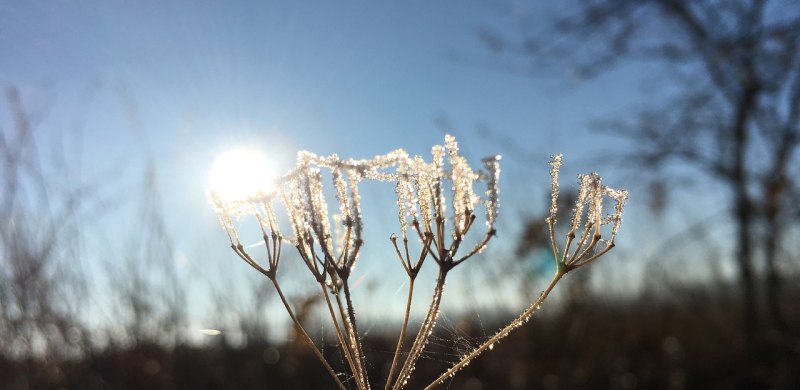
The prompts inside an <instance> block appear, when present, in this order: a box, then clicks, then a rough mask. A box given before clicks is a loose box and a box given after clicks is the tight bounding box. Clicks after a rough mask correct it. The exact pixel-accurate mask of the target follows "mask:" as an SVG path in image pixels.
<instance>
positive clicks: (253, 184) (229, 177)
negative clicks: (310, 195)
mask: <svg viewBox="0 0 800 390" xmlns="http://www.w3.org/2000/svg"><path fill="white" fill-rule="evenodd" d="M208 179H209V185H210V187H211V190H212V191H214V192H216V193H217V194H219V196H220V197H221V198H223V199H225V200H244V199H247V197H248V196H250V195H255V194H257V193H259V192H263V193H267V192H270V191H272V189H273V187H274V185H275V174H274V173H273V171H272V169H271V167H270V163H269V160H268V159H267V157H266V156H264V155H263V154H261V153H258V152H255V151H253V150H248V149H238V150H232V151H229V152H227V153H225V154H222V155H221V156H219V157H217V159H216V160H214V164H213V165H212V166H211V172H210V173H209V177H208Z"/></svg>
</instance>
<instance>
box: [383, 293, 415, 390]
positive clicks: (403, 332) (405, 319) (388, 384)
mask: <svg viewBox="0 0 800 390" xmlns="http://www.w3.org/2000/svg"><path fill="white" fill-rule="evenodd" d="M415 279H416V278H410V279H409V282H408V298H407V299H406V314H405V316H404V317H403V325H402V326H401V327H400V337H399V338H398V339H397V348H396V349H395V351H394V359H392V367H391V368H390V369H389V376H387V377H386V386H385V387H384V390H389V388H390V387H391V384H392V377H393V376H394V370H395V369H396V368H397V359H398V358H399V357H400V354H401V353H402V352H403V340H405V338H406V330H407V329H408V317H409V316H410V314H411V300H412V298H413V297H414V280H415Z"/></svg>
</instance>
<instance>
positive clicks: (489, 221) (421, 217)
mask: <svg viewBox="0 0 800 390" xmlns="http://www.w3.org/2000/svg"><path fill="white" fill-rule="evenodd" d="M431 157H432V158H431V161H430V162H426V161H425V159H424V158H423V157H420V156H413V157H411V156H409V155H408V153H407V152H406V151H404V150H402V149H397V150H394V151H392V152H390V153H387V154H384V155H379V156H375V157H373V158H371V159H341V158H339V156H337V155H335V154H333V155H330V156H327V157H323V156H318V155H316V154H314V153H310V152H306V151H301V152H299V153H297V165H296V167H295V168H294V169H292V170H291V171H289V172H288V173H287V174H285V175H284V176H282V177H281V178H280V179H279V180H277V181H276V188H277V191H275V192H273V193H270V194H267V195H265V194H263V193H258V194H252V195H251V196H249V197H247V198H246V199H245V200H226V199H223V198H221V197H220V195H219V194H217V193H216V192H210V193H209V200H210V202H211V204H212V206H213V208H214V210H215V211H216V212H217V214H218V216H219V220H220V224H221V225H222V227H223V228H224V229H225V231H226V232H227V233H228V235H229V237H230V239H231V243H232V244H235V243H238V234H237V232H236V228H235V220H236V219H237V218H238V217H239V216H242V215H252V214H255V215H256V216H257V217H258V218H259V221H261V222H262V224H263V225H264V229H265V230H270V231H269V232H266V231H265V233H267V234H275V235H276V236H278V237H280V238H281V239H282V240H284V241H287V242H290V243H292V244H293V245H295V246H296V247H297V248H298V250H300V251H301V253H302V254H303V255H304V256H306V257H307V258H309V259H313V258H314V256H315V254H314V251H315V248H316V250H317V251H322V253H323V254H327V255H330V256H331V257H332V258H334V259H341V260H339V261H338V264H337V266H338V267H347V268H352V267H353V266H354V265H355V262H356V259H357V258H358V254H359V252H360V247H361V245H362V233H363V221H362V210H361V197H360V193H359V183H360V182H361V181H362V180H365V179H367V180H376V181H386V182H391V183H393V184H394V185H395V191H396V194H397V208H398V220H399V222H400V229H401V234H402V236H403V238H404V239H406V238H407V234H408V228H409V227H410V226H412V223H417V222H421V226H420V229H421V230H422V231H423V232H431V226H433V225H434V224H436V223H444V221H446V220H447V217H446V214H445V212H446V211H447V203H450V204H451V206H452V207H453V224H452V225H451V226H452V229H453V233H454V235H455V236H457V237H462V236H463V235H464V234H466V231H467V230H468V229H469V226H471V224H472V218H474V213H475V209H476V207H477V206H478V205H479V204H480V205H483V206H484V207H486V222H485V223H486V226H487V228H488V229H489V231H492V230H493V229H494V224H495V222H496V220H497V210H498V207H499V204H500V202H499V193H500V190H499V185H498V183H499V177H500V163H499V161H500V157H499V156H495V157H491V158H487V159H484V160H483V164H484V167H485V169H486V172H480V174H479V173H478V172H477V171H475V170H473V169H472V167H471V166H470V165H469V163H468V162H467V160H466V159H465V158H464V157H463V156H461V155H460V154H459V147H458V143H457V141H456V139H455V137H453V136H450V135H447V136H445V140H444V144H443V145H435V146H433V147H432V148H431ZM326 172H327V173H329V174H330V176H331V179H332V180H331V181H332V185H333V189H334V194H335V201H336V203H337V206H338V207H337V210H336V211H338V218H336V219H335V220H334V221H333V223H335V224H337V225H341V226H342V227H343V229H342V232H341V233H340V231H339V229H337V228H336V227H331V225H330V224H331V219H332V217H331V216H329V210H328V204H327V202H328V200H326V198H325V196H324V193H323V187H324V185H323V179H324V177H325V175H324V173H326ZM476 181H483V182H486V190H485V192H483V194H484V197H483V198H481V197H479V196H478V195H477V194H476V193H475V190H474V185H475V182H476ZM446 189H450V190H451V191H446ZM447 194H450V195H452V199H450V200H449V202H448V199H447V197H448V196H447ZM276 200H277V201H279V202H280V203H282V205H283V209H284V210H285V212H286V214H287V217H288V221H289V224H290V225H291V231H292V233H293V234H294V237H288V236H287V237H284V236H283V235H281V233H280V229H279V227H278V218H277V215H276V213H275V210H274V209H273V206H272V202H274V201H276ZM332 232H335V233H336V234H335V237H334V236H333V235H332V234H331V233H332ZM317 255H319V253H317Z"/></svg>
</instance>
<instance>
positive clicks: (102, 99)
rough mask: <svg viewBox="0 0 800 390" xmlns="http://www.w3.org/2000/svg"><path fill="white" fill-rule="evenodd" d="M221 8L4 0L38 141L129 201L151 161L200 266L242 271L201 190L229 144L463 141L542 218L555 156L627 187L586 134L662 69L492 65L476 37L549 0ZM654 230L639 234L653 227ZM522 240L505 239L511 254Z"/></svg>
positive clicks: (352, 147)
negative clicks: (498, 167) (577, 73)
mask: <svg viewBox="0 0 800 390" xmlns="http://www.w3.org/2000/svg"><path fill="white" fill-rule="evenodd" d="M211 3H212V2H189V1H186V2H130V1H71V0H63V1H40V2H39V1H31V2H2V3H0V15H3V16H2V20H3V23H2V24H0V53H3V55H2V56H0V85H2V86H3V87H8V86H16V87H18V88H19V89H20V90H21V91H22V94H23V97H24V99H25V102H26V103H27V105H28V107H29V108H31V109H37V108H41V109H43V110H44V112H45V113H46V115H45V116H44V120H43V122H42V123H41V125H40V131H41V133H40V137H41V140H40V142H41V143H42V144H43V145H44V146H45V147H46V146H48V144H52V143H53V142H54V141H53V139H59V138H58V137H55V138H54V137H53V135H52V134H54V133H59V134H61V137H64V139H65V140H66V141H65V143H66V145H68V146H69V147H71V148H77V150H79V151H80V153H79V155H77V156H76V157H75V159H73V160H72V164H74V169H76V170H77V171H78V172H80V175H81V177H82V179H83V180H87V181H88V180H92V179H95V178H97V177H104V175H107V176H110V177H109V181H110V182H113V183H117V184H119V185H122V186H123V187H124V188H129V189H130V190H131V191H135V188H136V186H137V185H138V184H139V183H140V180H141V173H142V172H143V170H144V167H145V166H146V163H147V162H152V164H153V165H154V166H155V167H156V170H157V174H158V179H159V183H160V191H161V196H162V201H163V207H164V210H165V211H164V214H165V218H166V223H167V226H168V229H169V232H170V233H171V234H172V236H173V237H174V245H175V248H176V252H177V253H178V255H177V256H176V257H177V258H180V259H181V261H180V262H181V264H184V266H185V265H186V264H188V265H189V268H190V269H192V270H193V271H192V272H194V273H197V274H203V273H205V272H206V271H205V270H217V269H218V267H219V263H220V262H221V261H224V262H227V263H228V264H230V263H231V262H234V261H235V259H234V255H233V254H232V253H229V252H228V251H227V248H226V246H225V245H226V241H225V237H224V235H223V234H222V232H221V231H220V230H219V229H218V227H217V225H216V222H215V220H214V215H213V212H212V211H211V208H210V207H209V206H208V205H207V202H206V198H205V188H206V185H207V183H206V180H207V174H208V170H209V168H210V166H211V163H212V161H213V160H214V158H215V157H216V156H217V155H219V154H220V153H223V152H224V151H226V150H228V149H231V148H236V147H241V146H248V147H252V148H257V149H260V150H263V151H264V152H266V153H268V154H269V156H270V158H271V159H272V161H274V163H275V165H276V166H277V168H276V170H277V171H278V172H280V171H283V170H286V169H288V168H290V167H291V166H292V165H293V161H294V154H295V153H296V151H297V150H301V149H306V150H310V151H313V152H315V153H318V154H328V153H333V152H335V153H338V154H339V155H340V156H346V157H369V156H372V155H375V154H382V153H386V152H388V151H390V150H393V149H396V148H404V149H406V150H408V151H409V152H411V153H413V154H423V155H427V154H428V153H429V150H430V147H431V146H432V145H434V144H436V143H441V142H442V139H443V135H444V133H445V132H452V133H454V134H455V135H456V136H457V137H458V138H459V140H460V142H461V145H462V148H463V150H464V153H465V154H466V155H467V156H468V157H469V158H470V159H471V160H472V161H475V162H476V163H477V161H478V159H479V158H481V157H483V156H486V155H493V154H504V155H505V158H504V160H503V164H504V172H503V175H504V176H503V183H502V188H503V211H502V212H501V220H502V218H503V217H504V216H503V215H502V214H503V213H505V214H506V218H513V217H514V216H515V215H519V214H522V215H526V214H527V215H531V214H535V213H540V212H542V211H543V209H544V207H545V201H544V197H545V196H546V192H547V183H548V179H549V178H548V176H547V169H548V168H547V166H546V162H547V159H548V156H549V155H550V154H553V153H564V154H565V175H564V177H565V180H569V178H570V177H574V176H573V174H574V173H576V172H579V171H580V172H585V171H591V170H600V171H601V172H602V173H604V176H605V177H606V178H607V182H608V183H610V184H611V185H614V186H624V184H623V183H618V182H616V181H615V180H617V179H619V178H621V177H622V176H621V175H619V174H618V172H615V171H611V172H609V170H610V168H608V167H597V166H593V165H588V164H590V163H592V164H593V162H592V161H594V160H593V158H594V157H596V156H599V155H601V154H603V153H609V152H613V151H614V150H617V149H615V148H619V147H620V145H619V143H618V142H617V141H616V140H614V139H610V138H608V137H607V136H600V135H597V134H594V133H592V132H591V131H590V130H589V126H588V124H589V123H590V122H591V121H592V120H594V119H598V118H604V117H614V115H618V114H620V113H625V112H628V111H629V110H631V109H633V108H636V107H638V106H639V105H640V104H641V103H640V102H641V101H642V100H641V99H642V98H643V96H645V95H646V94H647V93H648V90H643V89H642V88H641V82H642V80H645V81H646V80H648V76H647V72H648V71H649V70H652V69H651V68H646V67H636V66H634V67H626V68H622V69H619V70H617V71H615V72H612V73H609V74H606V75H604V76H602V77H600V78H598V79H596V80H592V81H590V82H580V83H578V82H575V81H574V80H573V81H571V80H570V79H569V78H568V77H567V76H568V73H569V72H568V70H567V69H557V68H556V69H542V71H541V75H536V76H534V77H525V76H521V75H518V74H512V73H510V72H506V71H503V70H502V69H501V67H500V66H498V67H497V68H494V67H493V65H492V64H494V63H496V60H497V58H496V57H494V56H493V55H492V54H491V53H489V52H487V50H486V49H485V48H484V47H483V46H482V44H481V43H480V41H479V40H478V39H477V37H476V34H475V30H476V28H478V27H479V26H490V27H492V28H494V29H496V30H497V31H498V32H499V33H502V34H506V35H509V36H513V34H515V31H516V29H515V28H514V20H516V19H517V18H519V17H521V16H522V15H526V16H527V17H530V18H542V23H544V22H546V20H547V19H546V14H543V13H540V12H544V11H542V7H536V8H533V7H529V6H525V5H523V3H521V2H520V3H515V2H510V3H490V2H483V1H470V2H454V1H446V2H426V1H414V2H410V3H409V2H404V3H403V4H402V5H400V4H399V3H392V4H379V3H376V2H366V1H360V2H348V3H342V2H291V3H290V2H285V3H273V2H259V1H251V2H226V3H225V4H224V5H223V3H221V2H220V3H216V4H211ZM649 91H650V92H649V98H650V99H653V98H654V97H653V94H652V90H649ZM2 115H4V117H3V119H4V120H7V119H8V117H7V112H5V111H4V112H3V114H2ZM4 123H8V122H7V121H6V122H4ZM4 125H5V124H4ZM486 128H488V129H491V131H490V132H489V133H486V132H485V131H481V129H486ZM487 134H488V135H487ZM520 151H521V152H520ZM633 199H636V195H635V194H634V197H633ZM125 202H127V203H126V204H128V203H131V204H135V201H134V200H131V201H130V202H128V201H125ZM390 202H391V201H390V200H389V201H386V203H387V204H389V203H390ZM523 205H526V206H523ZM527 205H533V208H532V209H531V208H530V207H529V206H527ZM126 207H127V206H126ZM632 209H633V210H631V211H629V213H628V215H627V217H628V218H626V220H628V221H630V222H628V223H633V224H637V223H638V222H637V219H641V220H644V221H647V220H648V218H647V217H645V216H639V217H637V216H636V215H637V214H636V212H637V211H636V210H638V212H641V211H642V208H641V207H639V206H636V205H635V201H634V204H633V205H632ZM126 210H127V211H126ZM116 212H118V213H119V215H117V216H114V217H113V218H112V217H110V218H108V220H116V221H117V222H119V221H122V223H113V224H112V223H110V222H109V223H108V226H107V227H104V228H103V229H104V230H105V231H106V233H107V234H108V235H109V237H111V241H113V240H114V237H115V235H123V234H125V228H126V225H127V224H126V223H125V221H126V219H128V218H132V217H133V214H132V211H130V210H129V209H126V208H124V207H123V208H121V210H118V211H116ZM631 212H633V213H634V214H633V215H631ZM375 218H376V219H380V220H382V218H385V217H375ZM643 225H644V227H643V228H640V229H638V230H639V234H640V235H647V234H648V233H647V232H648V229H647V224H643ZM104 226H105V225H104ZM640 227H641V226H640ZM509 229H510V230H511V231H513V229H514V226H513V223H512V226H510V227H509ZM628 229H632V226H631V225H627V226H623V231H622V233H621V239H622V242H625V241H626V238H625V236H626V235H628V234H629V232H631V230H628ZM653 229H656V228H653ZM626 230H628V231H626ZM501 233H502V232H501ZM501 236H502V234H501ZM639 237H640V238H639V239H641V236H639ZM513 238H514V237H513V234H507V235H505V237H504V240H507V241H505V242H506V245H511V244H509V243H511V242H513ZM651 238H652V237H651ZM501 245H502V244H501ZM386 249H389V247H388V242H387V246H386ZM391 261H394V260H393V259H392V260H391ZM394 265H396V264H394V263H393V266H394ZM241 266H242V267H240V268H238V269H239V270H241V271H245V270H244V265H243V264H242V265H241ZM368 270H369V268H367V270H365V271H364V272H368ZM206 277H208V275H206ZM254 277H255V276H254Z"/></svg>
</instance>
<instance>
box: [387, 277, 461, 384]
mask: <svg viewBox="0 0 800 390" xmlns="http://www.w3.org/2000/svg"><path fill="white" fill-rule="evenodd" d="M447 272H448V269H447V268H445V267H444V266H441V265H440V266H439V276H438V278H437V279H436V286H435V287H434V289H433V297H432V298H431V306H430V308H429V309H428V314H427V315H426V316H425V321H423V323H422V326H421V327H420V328H419V331H418V332H417V337H416V338H415V339H414V344H412V346H411V350H410V351H409V353H408V356H407V357H406V361H405V363H404V364H403V368H402V369H401V370H400V374H399V375H398V376H397V380H396V381H395V383H394V386H392V388H393V389H395V390H398V389H402V388H403V386H405V384H406V383H405V382H406V381H407V380H408V378H409V377H410V376H411V371H413V370H414V364H415V363H416V362H417V360H418V359H419V357H420V355H421V354H422V351H423V350H424V349H425V344H427V342H428V338H429V337H430V335H431V333H432V330H433V327H434V326H435V325H436V320H437V319H438V318H439V306H440V304H441V302H442V295H444V281H445V278H446V277H447Z"/></svg>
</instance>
